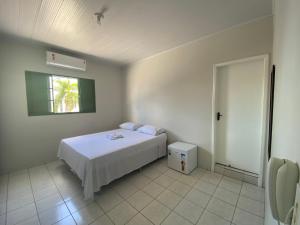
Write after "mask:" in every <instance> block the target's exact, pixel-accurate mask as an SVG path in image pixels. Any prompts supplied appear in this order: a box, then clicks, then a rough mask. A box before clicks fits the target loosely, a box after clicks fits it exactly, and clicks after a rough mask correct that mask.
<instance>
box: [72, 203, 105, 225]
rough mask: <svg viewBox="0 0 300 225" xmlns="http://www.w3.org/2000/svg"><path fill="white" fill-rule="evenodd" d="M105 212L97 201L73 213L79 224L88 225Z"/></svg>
mask: <svg viewBox="0 0 300 225" xmlns="http://www.w3.org/2000/svg"><path fill="white" fill-rule="evenodd" d="M103 214H104V212H103V211H102V209H100V207H99V206H98V205H97V204H96V203H91V204H89V205H88V206H86V207H85V208H82V209H80V210H78V211H77V212H75V213H72V216H73V218H74V220H75V221H76V223H77V225H87V224H90V223H92V222H93V221H95V220H96V219H97V218H98V217H100V216H102V215H103Z"/></svg>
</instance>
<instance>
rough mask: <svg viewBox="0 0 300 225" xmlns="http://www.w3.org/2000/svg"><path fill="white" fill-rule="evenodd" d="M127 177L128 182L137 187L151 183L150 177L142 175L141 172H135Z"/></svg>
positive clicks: (141, 187)
mask: <svg viewBox="0 0 300 225" xmlns="http://www.w3.org/2000/svg"><path fill="white" fill-rule="evenodd" d="M129 179H130V182H131V183H132V184H133V185H134V186H135V187H137V188H139V189H143V188H144V187H145V186H146V185H148V184H149V183H151V179H150V178H148V177H146V176H144V175H142V174H141V173H138V174H135V175H133V176H132V177H131V178H129Z"/></svg>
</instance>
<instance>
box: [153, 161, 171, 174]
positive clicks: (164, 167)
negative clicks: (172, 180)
mask: <svg viewBox="0 0 300 225" xmlns="http://www.w3.org/2000/svg"><path fill="white" fill-rule="evenodd" d="M156 169H157V170H159V171H160V172H161V173H165V172H167V170H168V169H169V168H168V165H167V163H166V165H163V164H161V165H160V164H158V165H157V167H156Z"/></svg>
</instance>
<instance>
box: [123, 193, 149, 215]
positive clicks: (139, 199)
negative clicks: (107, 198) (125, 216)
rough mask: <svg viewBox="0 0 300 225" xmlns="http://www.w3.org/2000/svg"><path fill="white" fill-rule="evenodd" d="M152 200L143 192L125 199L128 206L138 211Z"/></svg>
mask: <svg viewBox="0 0 300 225" xmlns="http://www.w3.org/2000/svg"><path fill="white" fill-rule="evenodd" d="M152 200H153V198H152V197H150V196H149V195H148V194H146V193H145V192H143V191H138V192H136V193H135V194H133V195H132V196H131V197H129V198H128V199H127V201H128V202H129V203H130V205H132V206H133V207H134V208H135V209H136V210H138V211H140V210H142V209H143V208H145V207H146V206H147V205H148V204H149V203H150V202H151V201H152Z"/></svg>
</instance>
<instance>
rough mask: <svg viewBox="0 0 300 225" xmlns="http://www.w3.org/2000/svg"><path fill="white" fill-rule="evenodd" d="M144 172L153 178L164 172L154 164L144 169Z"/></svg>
mask: <svg viewBox="0 0 300 225" xmlns="http://www.w3.org/2000/svg"><path fill="white" fill-rule="evenodd" d="M142 174H144V175H145V176H147V177H149V178H150V179H151V180H154V179H156V178H157V177H159V176H160V175H162V173H161V172H160V171H159V170H157V169H155V168H154V167H153V166H151V167H148V168H145V169H142Z"/></svg>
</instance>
